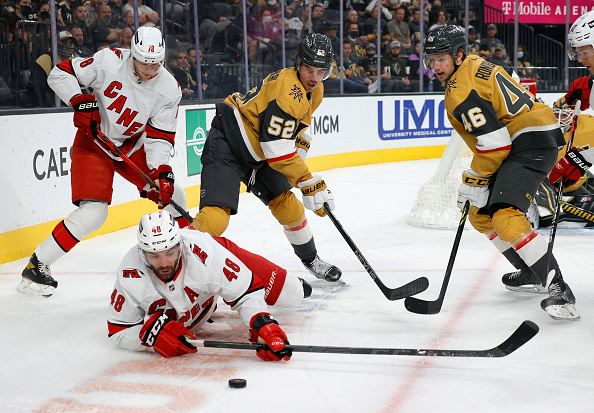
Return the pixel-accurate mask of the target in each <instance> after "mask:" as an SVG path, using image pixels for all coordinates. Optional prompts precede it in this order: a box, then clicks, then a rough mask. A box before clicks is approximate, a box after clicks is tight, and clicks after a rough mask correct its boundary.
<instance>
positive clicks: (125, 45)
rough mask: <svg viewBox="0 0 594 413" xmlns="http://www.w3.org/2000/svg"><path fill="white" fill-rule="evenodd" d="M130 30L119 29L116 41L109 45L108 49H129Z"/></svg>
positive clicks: (130, 41)
mask: <svg viewBox="0 0 594 413" xmlns="http://www.w3.org/2000/svg"><path fill="white" fill-rule="evenodd" d="M133 34H134V33H133V32H132V29H131V28H129V27H124V28H123V29H120V33H119V35H118V41H117V42H115V43H112V44H111V45H109V47H111V48H114V49H130V47H131V46H132V35H133Z"/></svg>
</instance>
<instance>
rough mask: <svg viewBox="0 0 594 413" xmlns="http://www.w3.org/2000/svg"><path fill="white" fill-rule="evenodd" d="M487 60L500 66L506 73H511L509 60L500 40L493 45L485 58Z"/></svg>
mask: <svg viewBox="0 0 594 413" xmlns="http://www.w3.org/2000/svg"><path fill="white" fill-rule="evenodd" d="M487 61H488V62H491V63H493V64H495V65H498V66H501V67H503V68H504V69H505V71H506V72H507V73H511V70H512V68H511V62H510V60H509V57H508V56H507V54H506V53H505V46H504V45H503V43H502V42H496V43H495V46H493V54H492V55H491V57H489V58H488V59H487Z"/></svg>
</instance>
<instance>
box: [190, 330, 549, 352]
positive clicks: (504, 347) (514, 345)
mask: <svg viewBox="0 0 594 413" xmlns="http://www.w3.org/2000/svg"><path fill="white" fill-rule="evenodd" d="M536 333H538V326H537V325H536V324H535V323H533V322H532V321H524V322H523V323H522V324H521V325H520V326H519V327H518V328H517V329H516V331H514V332H513V334H512V335H511V336H509V337H508V338H507V340H505V341H504V342H503V343H501V344H499V345H498V346H497V347H493V348H491V349H488V350H445V349H444V350H439V349H433V350H430V349H414V348H372V347H330V346H310V345H298V344H288V345H287V346H285V348H287V349H288V350H291V351H293V352H294V353H331V354H370V355H378V356H425V357H491V358H495V357H505V356H507V355H509V354H511V353H513V352H514V351H516V350H517V349H519V348H520V347H522V346H523V345H524V344H526V343H527V342H528V341H530V339H532V337H534V336H535V335H536ZM187 342H188V343H190V344H191V345H193V346H194V347H210V348H225V349H237V350H254V351H257V350H260V349H261V348H263V345H262V344H255V343H237V342H231V341H212V340H191V339H188V340H187Z"/></svg>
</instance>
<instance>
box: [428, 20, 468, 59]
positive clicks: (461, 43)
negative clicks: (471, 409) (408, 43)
mask: <svg viewBox="0 0 594 413" xmlns="http://www.w3.org/2000/svg"><path fill="white" fill-rule="evenodd" d="M460 48H462V50H463V51H464V55H466V35H464V32H463V31H462V29H461V28H460V27H458V26H454V25H453V24H448V25H445V26H441V27H437V28H435V29H433V30H431V31H429V33H428V34H427V40H426V41H425V44H424V45H423V61H424V63H425V67H430V61H429V56H431V55H436V54H444V53H450V54H451V55H452V57H453V58H454V62H455V61H456V58H457V56H456V55H457V53H458V50H459V49H460Z"/></svg>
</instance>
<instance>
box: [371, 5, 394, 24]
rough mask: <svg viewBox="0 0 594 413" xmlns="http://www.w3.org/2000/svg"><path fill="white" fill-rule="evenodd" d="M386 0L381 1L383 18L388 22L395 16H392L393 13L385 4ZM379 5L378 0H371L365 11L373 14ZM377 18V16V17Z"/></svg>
mask: <svg viewBox="0 0 594 413" xmlns="http://www.w3.org/2000/svg"><path fill="white" fill-rule="evenodd" d="M385 2H386V1H385V0H382V2H381V3H380V4H381V6H382V19H383V20H384V21H386V22H389V21H390V20H392V19H393V18H394V16H392V13H390V10H388V8H387V7H385V6H384V3H385ZM387 2H388V3H389V0H387ZM375 7H377V0H371V1H370V2H369V4H367V7H365V11H366V12H367V13H369V14H371V15H373V9H374V8H375ZM375 19H376V20H377V17H376V18H375Z"/></svg>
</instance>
